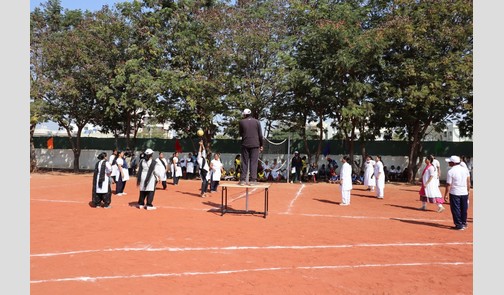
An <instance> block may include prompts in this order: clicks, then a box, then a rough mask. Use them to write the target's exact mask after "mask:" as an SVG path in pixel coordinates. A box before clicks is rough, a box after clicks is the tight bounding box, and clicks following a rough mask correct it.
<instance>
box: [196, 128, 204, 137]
mask: <svg viewBox="0 0 504 295" xmlns="http://www.w3.org/2000/svg"><path fill="white" fill-rule="evenodd" d="M197 134H198V136H199V137H201V136H203V134H205V133H204V132H203V130H201V129H199V130H198V132H197Z"/></svg>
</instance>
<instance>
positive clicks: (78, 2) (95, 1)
mask: <svg viewBox="0 0 504 295" xmlns="http://www.w3.org/2000/svg"><path fill="white" fill-rule="evenodd" d="M126 1H131V0H61V6H62V7H63V9H82V10H86V9H88V10H91V11H96V10H100V9H101V8H102V6H103V5H108V6H110V7H112V6H114V4H115V3H117V2H126ZM46 2H47V0H30V11H32V10H33V9H34V8H35V7H40V6H41V5H40V4H41V3H46Z"/></svg>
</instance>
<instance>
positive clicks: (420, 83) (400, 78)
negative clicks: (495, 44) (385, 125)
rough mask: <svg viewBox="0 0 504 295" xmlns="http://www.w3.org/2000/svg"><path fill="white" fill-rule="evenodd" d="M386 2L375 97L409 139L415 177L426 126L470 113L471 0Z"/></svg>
mask: <svg viewBox="0 0 504 295" xmlns="http://www.w3.org/2000/svg"><path fill="white" fill-rule="evenodd" d="M387 5H388V9H389V11H390V14H389V15H388V16H387V17H386V18H385V19H384V22H383V26H382V28H383V29H384V34H385V36H386V38H387V41H388V42H389V46H388V48H387V50H386V51H385V52H384V63H385V66H384V71H383V72H382V73H383V76H382V77H381V78H380V79H381V85H380V86H381V87H380V91H381V97H380V98H379V99H377V101H376V103H377V104H382V105H383V106H384V107H383V109H382V111H380V112H378V114H379V116H381V117H382V118H383V116H384V115H385V114H389V115H391V116H392V117H394V118H395V119H396V121H395V122H390V124H391V125H389V126H390V127H391V128H393V129H394V130H395V131H396V132H399V133H400V134H402V135H403V136H404V138H406V140H408V141H409V143H410V150H409V155H408V156H409V157H408V158H409V163H408V175H409V177H408V180H409V181H413V176H414V175H415V174H416V172H417V171H418V169H419V167H420V166H421V165H422V162H423V161H422V157H423V155H422V150H421V145H420V141H421V140H422V139H423V138H424V136H425V134H426V132H427V130H428V129H429V127H430V126H431V125H436V126H444V125H445V124H446V123H447V122H449V121H455V122H457V121H462V122H463V121H464V120H465V119H467V118H472V116H471V113H472V65H473V62H472V50H473V49H472V46H473V35H472V23H473V21H472V1H468V0H454V1H414V0H407V1H401V2H389V3H387ZM385 110H386V111H385ZM376 119H380V117H375V120H376ZM462 125H463V126H466V125H465V124H462ZM469 125H470V124H467V126H469Z"/></svg>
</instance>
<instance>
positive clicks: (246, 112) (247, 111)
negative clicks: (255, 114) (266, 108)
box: [243, 109, 252, 115]
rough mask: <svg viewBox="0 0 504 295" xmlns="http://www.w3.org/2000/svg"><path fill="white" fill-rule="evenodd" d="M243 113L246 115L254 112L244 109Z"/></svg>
mask: <svg viewBox="0 0 504 295" xmlns="http://www.w3.org/2000/svg"><path fill="white" fill-rule="evenodd" d="M243 114H244V115H250V114H252V111H251V110H250V109H244V110H243Z"/></svg>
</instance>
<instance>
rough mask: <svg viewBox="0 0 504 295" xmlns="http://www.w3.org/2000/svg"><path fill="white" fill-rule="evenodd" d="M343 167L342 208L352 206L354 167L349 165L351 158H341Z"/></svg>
mask: <svg viewBox="0 0 504 295" xmlns="http://www.w3.org/2000/svg"><path fill="white" fill-rule="evenodd" d="M341 162H342V163H343V165H342V166H341V169H340V180H339V184H340V189H341V203H340V205H341V206H348V205H350V193H351V190H352V166H351V165H350V164H348V162H350V157H349V156H343V157H342V158H341Z"/></svg>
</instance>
